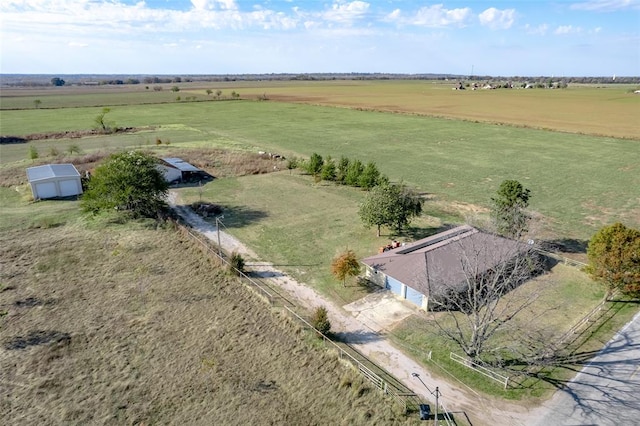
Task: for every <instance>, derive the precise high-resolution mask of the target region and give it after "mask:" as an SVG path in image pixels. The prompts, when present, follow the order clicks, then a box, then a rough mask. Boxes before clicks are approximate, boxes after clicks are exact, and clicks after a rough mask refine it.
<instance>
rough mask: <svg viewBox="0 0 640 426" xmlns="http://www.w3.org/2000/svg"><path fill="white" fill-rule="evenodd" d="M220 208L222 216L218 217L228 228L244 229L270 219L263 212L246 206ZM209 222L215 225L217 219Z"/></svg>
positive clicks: (209, 219)
mask: <svg viewBox="0 0 640 426" xmlns="http://www.w3.org/2000/svg"><path fill="white" fill-rule="evenodd" d="M220 207H221V208H222V214H221V215H220V216H218V217H219V218H220V221H221V222H222V224H223V225H224V226H225V227H227V228H242V227H244V226H247V225H251V224H252V223H255V222H259V221H261V220H263V219H266V218H268V217H269V214H268V213H267V212H265V211H263V210H255V209H251V208H249V207H246V206H234V205H224V204H223V205H220ZM207 221H208V222H210V223H212V224H214V225H215V218H213V217H209V218H207Z"/></svg>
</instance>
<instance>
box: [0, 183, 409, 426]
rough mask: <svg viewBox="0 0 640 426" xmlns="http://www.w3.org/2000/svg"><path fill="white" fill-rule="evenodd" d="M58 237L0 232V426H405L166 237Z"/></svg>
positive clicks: (247, 294)
mask: <svg viewBox="0 0 640 426" xmlns="http://www.w3.org/2000/svg"><path fill="white" fill-rule="evenodd" d="M3 191H7V190H6V189H4V190H3ZM68 203H71V204H75V202H68ZM40 206H41V208H47V206H44V205H43V204H41V205H40ZM43 206H44V207H43ZM53 208H54V209H55V208H59V207H53ZM50 213H51V214H54V213H55V212H54V211H53V210H52V211H50ZM57 225H58V226H55V225H52V226H45V227H44V228H36V227H28V228H24V227H21V229H12V230H5V231H3V232H2V233H0V261H1V263H0V267H1V277H0V312H1V313H2V316H0V418H1V419H2V423H3V424H25V425H26V424H34V425H35V424H169V423H170V424H224V425H247V424H296V425H312V424H336V425H337V424H363V423H367V424H401V423H403V424H404V423H411V422H413V421H415V420H416V419H415V417H414V418H413V419H409V418H406V417H404V416H402V415H401V414H400V413H399V412H397V411H398V409H397V408H396V406H395V405H394V404H393V403H392V402H391V401H389V400H383V397H382V396H381V394H379V393H378V392H377V391H375V390H373V389H371V388H370V387H368V385H366V384H363V383H362V381H361V379H359V378H357V374H356V373H355V372H353V371H351V370H350V369H349V368H348V367H346V366H344V365H343V364H342V363H341V362H340V361H339V360H338V359H337V358H336V357H335V356H333V355H332V354H331V353H329V352H327V351H326V350H325V349H324V348H323V347H322V346H321V345H320V344H319V343H318V341H317V339H315V338H311V337H309V336H308V335H307V334H306V333H305V332H303V331H302V330H301V329H299V328H298V326H296V325H294V324H293V323H291V322H290V321H289V320H287V319H286V318H284V317H283V316H282V314H280V313H278V312H277V311H274V310H272V309H271V308H270V307H269V306H268V305H267V304H265V303H264V302H263V301H262V300H260V299H259V297H258V296H257V295H255V294H254V293H253V292H252V291H250V290H248V289H247V288H245V287H244V286H243V285H242V284H241V283H240V282H238V281H236V280H235V279H232V278H230V277H228V276H227V275H225V274H224V272H223V271H221V270H220V269H219V268H217V267H216V265H214V264H212V263H211V261H209V260H207V259H206V258H205V257H204V256H203V255H202V253H201V252H200V251H199V250H198V249H197V248H194V247H193V246H192V244H191V243H189V242H187V241H184V240H182V239H181V238H179V237H178V234H177V233H176V232H174V231H172V230H165V229H158V230H155V229H149V228H148V227H147V226H144V225H143V224H129V225H117V224H109V225H105V224H104V223H101V224H95V223H91V222H90V221H89V222H86V221H85V220H83V219H78V218H77V217H76V218H75V219H70V220H69V221H68V222H66V223H61V224H57Z"/></svg>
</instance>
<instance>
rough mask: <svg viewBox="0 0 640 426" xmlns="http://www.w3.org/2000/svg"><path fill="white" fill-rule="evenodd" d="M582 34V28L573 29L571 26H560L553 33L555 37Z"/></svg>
mask: <svg viewBox="0 0 640 426" xmlns="http://www.w3.org/2000/svg"><path fill="white" fill-rule="evenodd" d="M580 32H582V28H580V27H574V26H573V25H560V26H559V27H558V28H556V30H555V31H554V32H553V33H554V34H556V35H565V34H577V33H580Z"/></svg>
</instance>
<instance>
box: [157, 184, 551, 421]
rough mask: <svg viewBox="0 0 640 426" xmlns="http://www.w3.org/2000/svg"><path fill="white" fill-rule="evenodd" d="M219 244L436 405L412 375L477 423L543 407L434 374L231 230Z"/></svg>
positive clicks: (519, 416)
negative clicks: (317, 311)
mask: <svg viewBox="0 0 640 426" xmlns="http://www.w3.org/2000/svg"><path fill="white" fill-rule="evenodd" d="M178 201H179V196H178V194H177V193H176V192H175V191H170V192H169V203H170V205H171V206H172V207H173V208H174V209H175V211H176V212H177V213H178V214H179V215H180V216H181V217H182V218H183V219H184V220H185V221H187V222H188V223H189V224H190V225H191V226H192V227H193V229H194V230H196V231H198V232H199V233H201V234H202V235H204V236H205V237H207V238H209V239H210V240H212V241H214V242H216V243H217V239H218V230H217V229H216V227H215V226H213V225H211V224H209V223H208V222H206V221H205V220H203V219H202V218H201V217H200V216H199V215H197V214H196V213H194V212H193V211H192V210H191V209H190V208H189V207H187V206H183V205H179V204H178ZM220 244H221V245H222V247H223V249H224V250H225V251H228V252H231V251H236V252H238V253H240V254H242V255H243V256H245V258H246V259H247V261H248V262H247V266H248V267H250V269H251V270H252V272H254V273H256V274H258V275H259V276H260V277H261V278H262V279H264V280H266V281H268V282H269V283H270V284H272V285H274V286H275V287H277V288H281V289H283V290H285V291H286V293H287V294H288V296H289V297H291V298H293V299H295V300H296V301H297V303H299V304H301V305H302V306H305V307H306V308H311V309H313V308H315V307H317V306H325V307H326V308H327V311H328V313H329V318H330V320H331V328H332V331H334V332H336V333H340V334H341V335H342V336H343V337H344V340H345V341H347V342H348V343H349V344H350V345H351V346H352V347H354V348H356V349H357V350H358V351H359V352H361V353H362V354H364V355H366V356H367V357H368V358H370V359H371V360H372V361H374V362H376V363H377V364H378V365H380V366H381V367H383V368H384V369H386V370H387V371H388V372H389V373H391V374H393V375H394V376H395V377H396V378H397V379H398V380H400V381H401V382H402V383H404V384H405V385H406V386H407V387H409V388H410V389H412V390H413V391H414V392H415V393H416V394H417V395H419V396H420V397H422V398H423V399H424V400H426V401H429V403H430V404H431V405H432V407H433V405H434V404H435V397H434V396H433V395H432V394H431V393H430V392H429V391H427V389H425V387H424V386H423V385H422V384H421V383H420V382H419V381H418V380H417V379H416V378H415V377H413V376H412V374H413V373H417V374H419V375H420V378H421V379H422V381H423V382H424V383H425V384H426V385H427V386H428V387H429V388H430V389H431V391H433V390H434V389H435V387H436V386H437V387H438V388H439V391H440V392H441V396H440V398H439V402H440V403H441V404H442V405H443V406H444V407H445V408H446V409H447V410H449V411H450V412H453V413H454V415H455V416H456V418H461V417H464V416H465V414H466V416H468V418H469V420H470V421H471V423H472V424H473V425H474V426H477V425H485V424H486V425H489V424H490V425H505V426H520V425H522V426H524V425H528V424H531V423H533V422H534V420H535V418H536V417H538V413H539V412H540V409H536V410H529V409H527V408H525V407H522V406H519V405H517V404H513V403H509V402H506V401H501V400H495V399H490V398H486V397H482V396H480V395H478V394H477V393H475V392H474V391H473V390H471V389H469V388H467V387H466V386H465V385H464V384H462V383H455V382H454V381H453V379H452V382H451V383H450V382H447V381H444V380H442V379H436V378H434V377H433V376H432V375H431V374H430V373H429V371H428V370H426V369H425V368H424V367H423V366H421V365H420V364H418V363H417V362H416V361H414V360H413V359H411V358H409V357H408V356H407V355H405V354H404V353H403V352H402V351H401V350H400V349H398V348H396V347H395V346H393V345H392V344H391V343H390V342H389V341H388V340H387V339H386V338H385V336H384V335H381V334H379V333H377V332H375V331H373V330H372V329H370V328H369V327H367V325H366V324H363V323H362V322H360V321H359V320H358V319H356V318H354V317H353V316H352V315H351V314H349V313H348V312H347V311H345V310H344V309H343V308H342V307H340V306H337V305H335V304H334V303H333V302H332V301H330V300H329V299H327V298H325V297H324V296H323V295H321V294H319V293H317V292H316V291H315V290H313V289H312V288H310V287H307V286H305V285H302V284H300V283H298V282H297V281H296V280H294V279H293V278H291V277H289V276H287V275H286V274H285V273H284V272H282V271H279V270H277V269H276V268H274V267H273V266H272V265H271V264H270V263H268V262H261V261H259V258H258V256H257V255H256V253H255V252H253V251H252V250H251V249H249V248H248V247H246V246H245V245H244V244H242V243H241V242H240V241H238V240H237V239H236V238H234V237H233V236H232V235H230V234H228V233H227V232H224V231H222V230H221V231H220Z"/></svg>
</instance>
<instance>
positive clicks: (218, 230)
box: [216, 216, 224, 259]
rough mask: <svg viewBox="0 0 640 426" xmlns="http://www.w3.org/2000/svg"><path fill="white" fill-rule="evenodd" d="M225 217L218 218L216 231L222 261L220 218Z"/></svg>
mask: <svg viewBox="0 0 640 426" xmlns="http://www.w3.org/2000/svg"><path fill="white" fill-rule="evenodd" d="M221 217H224V216H216V231H217V234H218V256H220V259H222V246H221V245H220V218H221Z"/></svg>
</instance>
